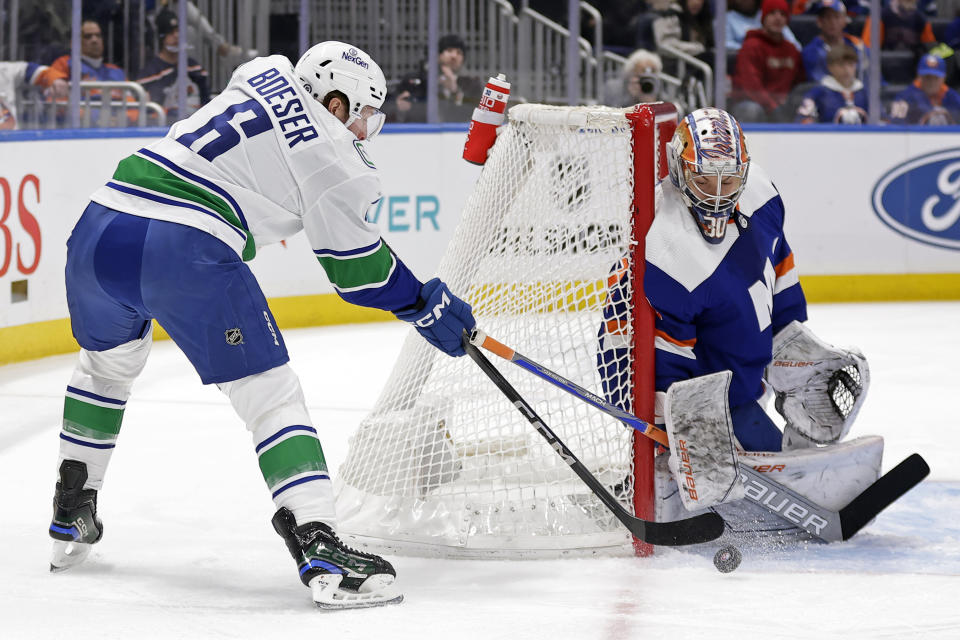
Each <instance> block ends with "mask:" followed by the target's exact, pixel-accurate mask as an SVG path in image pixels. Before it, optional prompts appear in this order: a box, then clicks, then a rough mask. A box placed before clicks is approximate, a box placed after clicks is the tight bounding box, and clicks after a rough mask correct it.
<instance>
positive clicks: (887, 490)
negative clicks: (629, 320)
mask: <svg viewBox="0 0 960 640" xmlns="http://www.w3.org/2000/svg"><path fill="white" fill-rule="evenodd" d="M470 342H471V344H472V345H477V346H481V347H483V348H484V349H487V350H488V351H490V352H491V353H494V354H496V355H498V356H500V357H501V358H503V359H505V360H509V361H510V362H513V363H514V364H516V365H517V366H519V367H521V368H523V369H526V370H527V371H530V372H531V373H533V374H535V375H537V376H538V377H540V378H542V379H544V380H546V381H547V382H550V383H551V384H553V385H555V386H557V387H559V388H561V389H563V390H564V391H566V392H567V393H570V394H571V395H573V396H575V397H577V398H580V399H581V400H583V401H585V402H586V403H587V404H590V405H592V406H594V407H596V408H597V409H599V410H600V411H603V412H604V413H606V414H607V415H609V416H611V417H613V418H616V419H617V420H619V421H620V422H622V423H623V424H625V425H627V426H629V427H632V428H633V429H636V430H637V431H639V432H640V433H642V434H643V435H645V436H647V437H648V438H651V439H652V440H654V441H656V442H658V443H660V444H662V445H664V446H665V447H669V444H668V443H667V434H666V432H665V431H663V430H662V429H660V428H658V427H656V426H654V425H652V424H650V423H648V422H646V421H644V420H641V419H640V418H638V417H637V416H635V415H633V414H631V413H628V412H626V411H623V410H622V409H620V408H618V407H615V406H613V405H612V404H610V403H609V402H606V401H604V400H603V399H602V398H600V397H598V396H597V395H596V394H594V393H591V392H590V391H588V390H586V389H584V388H583V387H581V386H579V385H577V384H576V383H574V382H571V381H570V380H567V379H566V378H564V377H563V376H561V375H559V374H557V373H554V372H553V371H550V370H549V369H547V368H546V367H544V366H543V365H541V364H539V363H537V362H534V361H533V360H530V359H529V358H527V357H526V356H524V355H521V354H519V353H517V352H516V351H515V350H513V349H511V348H510V347H508V346H507V345H505V344H503V343H501V342H498V341H497V340H495V339H493V338H491V337H490V336H488V335H487V334H485V333H483V332H482V331H480V330H475V331H474V332H473V334H471V336H470ZM739 470H740V476H741V480H742V481H743V482H744V484H745V485H746V498H747V499H748V500H750V501H751V502H754V503H756V504H758V505H760V506H761V507H763V508H764V509H766V510H767V511H770V512H771V513H773V514H774V515H777V516H779V517H782V518H784V519H786V520H788V521H789V522H792V523H793V524H796V525H799V526H801V527H802V528H803V529H805V530H806V531H808V532H809V533H811V534H813V535H815V536H817V537H818V538H820V539H822V540H826V541H827V542H834V541H840V540H849V539H850V538H851V537H852V536H853V535H854V534H856V533H857V532H858V531H860V529H862V528H863V527H864V526H866V524H867V523H869V522H870V521H871V520H873V519H874V518H876V517H877V515H879V514H880V512H881V511H883V510H884V509H886V508H887V507H889V506H890V505H891V504H893V502H895V501H896V500H897V499H899V498H900V497H901V496H902V495H903V494H905V493H906V492H907V491H909V490H910V489H912V488H913V487H915V486H916V485H917V484H919V483H920V482H921V481H922V480H923V479H924V478H925V477H926V476H927V474H929V473H930V467H929V466H927V463H926V461H924V459H923V458H922V457H921V456H920V455H919V454H916V453H915V454H913V455H911V456H908V457H907V458H906V459H904V460H903V461H902V462H901V463H900V464H898V465H897V466H896V467H894V468H893V469H891V470H890V471H888V472H887V473H886V474H884V475H883V476H881V477H880V478H878V479H877V480H876V481H875V482H874V483H873V484H871V485H870V486H869V487H867V488H866V489H865V490H864V491H863V492H862V493H861V494H860V495H858V496H857V497H856V498H854V499H853V500H852V501H851V502H850V503H849V504H847V505H846V506H845V507H843V508H842V509H840V510H839V511H833V510H830V509H826V508H824V507H821V506H820V505H818V504H816V503H815V502H812V501H811V500H808V499H807V498H805V497H803V496H801V495H800V494H798V493H796V492H795V491H793V490H791V489H788V488H787V487H784V486H783V485H781V484H780V483H778V482H776V481H774V480H771V479H770V478H768V477H767V476H765V475H763V474H760V473H758V472H756V471H754V470H753V469H751V468H750V467H748V466H746V465H745V464H742V463H741V464H740V465H739ZM778 494H779V496H780V498H779V499H776V500H775V499H774V498H775V496H777V495H778ZM784 498H787V500H784ZM778 503H779V504H778Z"/></svg>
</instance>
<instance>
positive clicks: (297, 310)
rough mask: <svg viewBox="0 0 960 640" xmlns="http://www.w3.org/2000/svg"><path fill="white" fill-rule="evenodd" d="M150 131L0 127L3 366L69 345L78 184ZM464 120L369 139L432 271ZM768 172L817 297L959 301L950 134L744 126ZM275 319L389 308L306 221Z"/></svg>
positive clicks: (274, 298) (398, 233)
mask: <svg viewBox="0 0 960 640" xmlns="http://www.w3.org/2000/svg"><path fill="white" fill-rule="evenodd" d="M160 133H161V132H160V131H158V130H138V131H123V132H99V133H98V132H92V131H81V132H71V131H50V132H16V133H11V134H7V135H6V137H4V138H0V364H2V363H5V362H11V361H16V360H24V359H29V358H34V357H39V356H42V355H48V354H51V353H59V352H64V351H70V350H72V349H75V348H76V345H75V343H74V342H73V340H72V337H71V336H70V331H69V325H68V322H67V321H66V320H65V318H66V316H67V308H66V301H65V295H64V288H63V267H64V261H65V248H64V246H65V243H66V239H67V236H68V235H69V232H70V229H71V228H72V226H73V224H74V222H75V221H76V219H77V218H78V217H79V215H80V213H81V212H82V210H83V208H84V206H85V205H86V203H87V199H88V197H89V194H90V193H91V192H93V191H94V190H95V189H96V188H97V187H99V186H100V185H101V184H103V183H104V181H105V180H107V179H108V178H109V177H110V175H111V174H112V173H113V170H114V167H115V165H116V163H117V162H118V161H119V160H120V159H122V158H123V157H125V156H126V155H128V154H130V153H131V152H133V151H136V150H137V149H139V148H141V147H143V146H145V145H147V144H149V143H150V142H151V141H152V140H154V139H155V138H156V137H157V136H158V135H160ZM465 133H466V128H465V127H464V126H461V125H449V126H406V127H403V126H395V127H393V128H389V127H388V129H387V131H386V132H385V134H384V135H382V136H381V137H380V138H378V139H377V140H376V141H374V143H372V144H371V145H370V146H369V151H370V155H371V157H372V160H373V162H374V163H375V164H376V165H377V167H378V169H379V170H380V173H381V177H382V180H383V185H384V197H383V199H382V200H381V201H380V202H379V203H378V204H377V205H376V206H375V207H374V208H373V209H372V210H371V211H370V213H369V214H368V215H369V217H370V218H371V219H374V220H375V221H376V222H377V224H378V225H379V226H380V228H381V230H382V231H383V235H384V237H385V239H386V240H387V242H388V243H389V244H390V245H391V247H393V248H394V250H395V251H396V252H397V253H398V254H399V255H400V256H401V257H403V258H404V260H405V261H406V262H407V264H408V265H409V266H410V267H411V269H412V270H413V271H414V273H416V274H417V275H418V276H419V277H420V278H421V279H424V280H425V279H428V278H429V277H431V274H432V273H433V271H434V270H435V268H436V267H437V265H438V263H439V261H440V257H441V256H442V254H443V251H444V249H445V247H446V244H447V242H448V241H449V239H450V237H451V235H452V232H453V230H454V229H455V227H456V225H457V222H458V220H459V216H460V212H461V210H462V208H463V206H464V204H465V202H466V200H467V198H468V196H469V195H470V192H471V189H472V186H473V184H474V182H475V181H476V178H477V176H478V175H479V171H480V169H479V168H478V167H475V166H473V165H471V164H468V163H467V162H465V161H463V160H462V159H461V157H460V154H461V151H462V147H463V141H464V138H465ZM747 138H748V142H749V144H750V151H751V155H752V157H753V160H754V162H756V163H758V164H761V165H762V166H763V167H764V169H765V170H766V171H767V173H768V174H769V175H771V176H772V177H773V180H774V182H775V183H776V185H777V187H778V189H779V190H780V192H781V194H782V196H783V199H784V202H785V205H786V211H787V219H786V227H787V238H788V240H789V242H790V244H791V246H792V248H793V250H794V252H795V254H796V259H797V265H798V268H799V271H800V273H801V281H802V283H803V285H804V288H805V290H806V292H807V295H808V298H809V299H810V300H811V301H815V302H824V301H827V302H830V301H860V300H924V299H958V298H960V131H958V130H956V129H946V128H940V129H923V130H920V129H914V130H908V129H905V128H898V127H882V128H868V129H862V130H858V131H853V130H850V129H843V128H840V127H825V128H818V129H816V130H813V129H810V128H808V127H800V126H772V125H771V126H766V127H756V126H755V127H753V128H747ZM251 268H252V269H253V270H254V272H255V273H256V274H257V277H258V278H259V280H260V282H261V283H262V285H263V289H264V291H265V293H266V294H267V296H268V298H270V299H271V306H272V308H273V309H274V312H275V314H276V316H277V318H278V322H279V324H280V326H281V327H285V328H289V327H296V326H313V325H320V324H336V323H346V322H361V321H375V320H383V319H387V318H389V317H390V316H389V315H388V314H384V313H382V312H379V311H371V310H368V309H361V308H357V307H352V306H350V305H347V304H345V303H342V302H341V301H340V300H339V299H338V298H337V297H336V295H335V294H333V293H332V292H333V289H332V288H331V286H330V285H329V283H328V282H327V280H326V276H325V274H324V273H323V270H322V269H321V268H320V267H319V265H318V264H317V263H316V260H315V258H314V256H313V254H312V252H311V251H310V248H309V246H308V244H307V242H306V239H305V237H304V236H303V234H298V235H297V236H295V237H294V238H291V239H290V240H288V241H287V242H286V243H285V245H274V246H271V247H266V248H263V249H261V250H260V251H259V252H258V255H257V258H256V260H254V261H253V262H252V263H251Z"/></svg>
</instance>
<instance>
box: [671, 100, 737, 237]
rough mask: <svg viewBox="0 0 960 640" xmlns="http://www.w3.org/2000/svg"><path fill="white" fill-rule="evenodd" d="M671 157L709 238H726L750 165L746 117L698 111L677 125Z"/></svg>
mask: <svg viewBox="0 0 960 640" xmlns="http://www.w3.org/2000/svg"><path fill="white" fill-rule="evenodd" d="M667 161H668V164H669V169H670V179H671V181H672V182H673V184H674V186H676V187H677V189H678V190H679V191H680V195H681V197H682V199H683V202H684V204H686V205H687V207H688V208H689V209H690V213H691V214H692V215H693V217H694V219H695V220H696V222H697V225H698V227H699V229H700V232H701V234H702V235H703V238H704V239H705V240H706V241H707V242H709V243H711V244H717V243H719V242H721V241H722V240H723V238H724V235H725V234H726V230H727V223H728V222H729V220H730V218H731V217H732V216H733V213H734V211H735V210H736V208H737V202H738V201H739V199H740V195H741V194H742V193H743V189H744V187H745V186H746V184H747V173H748V171H749V168H750V157H749V155H748V154H747V147H746V142H745V140H744V136H743V130H742V129H741V128H740V123H738V122H737V120H736V119H735V118H734V117H733V116H731V115H730V114H729V113H727V112H726V111H723V110H721V109H714V108H707V109H698V110H696V111H694V112H693V113H691V114H690V115H688V116H687V117H686V118H684V119H683V120H682V121H681V122H680V124H679V125H678V126H677V130H676V132H675V133H674V135H673V139H672V140H671V141H670V144H669V145H668V148H667Z"/></svg>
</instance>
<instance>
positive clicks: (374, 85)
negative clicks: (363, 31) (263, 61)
mask: <svg viewBox="0 0 960 640" xmlns="http://www.w3.org/2000/svg"><path fill="white" fill-rule="evenodd" d="M294 72H295V73H296V74H297V77H298V78H299V79H300V82H301V84H302V85H303V88H304V89H305V90H306V91H307V93H309V94H310V95H311V96H313V98H314V99H315V100H317V101H318V102H320V103H323V100H324V98H326V97H327V94H329V93H330V92H331V91H339V92H341V93H342V94H343V95H345V96H346V97H347V102H348V105H347V121H346V122H344V123H343V124H344V126H345V127H347V128H348V129H350V130H351V131H353V132H354V133H355V134H357V133H358V130H359V131H360V132H361V133H363V137H364V139H366V140H370V139H371V138H373V137H374V136H376V135H377V134H378V133H380V129H381V128H383V122H384V120H385V117H384V115H383V111H381V110H380V107H381V106H383V101H384V98H386V97H387V81H386V78H384V76H383V71H381V70H380V65H378V64H377V63H376V62H374V61H373V58H371V57H370V56H369V55H367V54H366V53H365V52H363V51H361V50H360V49H357V48H356V47H354V46H352V45H349V44H346V43H344V42H336V41H335V40H330V41H327V42H321V43H320V44H317V45H314V46H312V47H310V49H309V50H308V51H307V52H306V53H305V54H303V57H302V58H300V60H299V62H297V65H296V67H294ZM357 137H358V138H359V137H360V135H357Z"/></svg>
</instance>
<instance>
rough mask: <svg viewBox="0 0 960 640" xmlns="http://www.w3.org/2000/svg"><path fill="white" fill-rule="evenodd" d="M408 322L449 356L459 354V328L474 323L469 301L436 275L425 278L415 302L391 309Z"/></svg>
mask: <svg viewBox="0 0 960 640" xmlns="http://www.w3.org/2000/svg"><path fill="white" fill-rule="evenodd" d="M393 313H394V315H395V316H397V318H399V319H400V320H403V321H404V322H409V323H410V324H412V325H413V326H414V327H416V329H417V331H418V332H419V333H420V335H421V336H423V337H424V339H425V340H426V341H427V342H429V343H430V344H432V345H433V346H435V347H436V348H437V349H440V351H443V352H444V353H446V354H447V355H449V356H454V357H458V356H462V355H464V354H465V353H466V351H464V349H463V332H464V331H466V332H467V333H470V331H472V330H473V328H474V327H475V326H476V325H477V321H476V320H474V319H473V310H472V309H471V308H470V305H469V304H467V303H466V302H464V301H463V300H461V299H460V298H458V297H457V296H455V295H453V294H452V293H450V289H449V288H448V287H447V285H445V284H444V283H443V281H442V280H440V278H434V279H433V280H430V281H428V282H427V283H425V284H424V285H423V287H422V288H421V289H420V297H419V300H417V304H415V305H413V306H410V307H406V308H405V309H400V310H398V311H394V312H393Z"/></svg>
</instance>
